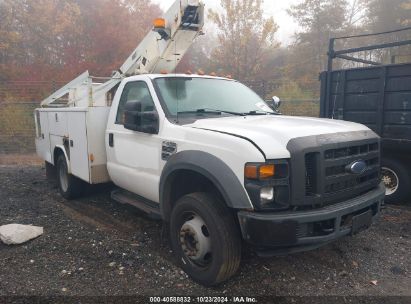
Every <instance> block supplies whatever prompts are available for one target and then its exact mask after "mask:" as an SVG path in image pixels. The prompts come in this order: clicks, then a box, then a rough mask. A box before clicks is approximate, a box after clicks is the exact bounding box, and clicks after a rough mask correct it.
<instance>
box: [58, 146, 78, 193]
mask: <svg viewBox="0 0 411 304" xmlns="http://www.w3.org/2000/svg"><path fill="white" fill-rule="evenodd" d="M57 179H58V184H59V189H60V193H61V195H62V196H63V197H64V198H65V199H68V200H71V199H75V198H78V197H80V196H81V195H82V194H83V190H84V184H83V182H82V181H81V180H79V179H78V178H77V177H75V176H73V175H71V174H70V173H69V172H68V167H67V162H66V158H65V157H64V155H63V154H61V155H60V156H59V157H58V159H57Z"/></svg>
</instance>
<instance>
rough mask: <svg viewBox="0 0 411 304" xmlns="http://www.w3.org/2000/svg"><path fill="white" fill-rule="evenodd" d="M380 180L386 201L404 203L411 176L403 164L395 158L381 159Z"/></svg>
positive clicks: (408, 193) (408, 194) (407, 194)
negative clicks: (383, 185)
mask: <svg viewBox="0 0 411 304" xmlns="http://www.w3.org/2000/svg"><path fill="white" fill-rule="evenodd" d="M381 171H382V180H383V182H384V184H385V189H386V191H385V194H386V197H385V201H386V202H387V203H404V202H405V201H406V199H407V197H409V196H410V193H411V190H410V189H411V177H410V175H409V172H408V170H407V169H406V167H405V165H404V164H403V163H401V162H400V161H398V160H395V159H389V158H386V159H383V160H382V168H381Z"/></svg>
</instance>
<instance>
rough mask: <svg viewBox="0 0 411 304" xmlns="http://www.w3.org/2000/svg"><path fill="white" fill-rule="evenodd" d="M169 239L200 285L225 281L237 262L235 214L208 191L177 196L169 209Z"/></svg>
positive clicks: (238, 260)
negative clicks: (173, 204) (171, 208)
mask: <svg viewBox="0 0 411 304" xmlns="http://www.w3.org/2000/svg"><path fill="white" fill-rule="evenodd" d="M170 241H171V246H172V249H173V251H174V253H175V254H176V256H177V258H178V262H179V264H180V267H181V268H182V269H183V270H184V271H185V272H186V273H187V274H188V275H189V276H190V277H191V278H192V279H193V280H194V281H196V282H198V283H200V284H202V285H205V286H214V285H217V284H219V283H222V282H224V281H226V280H227V279H229V278H230V277H231V276H232V275H234V274H235V273H236V271H237V270H238V267H239V265H240V261H241V239H240V236H239V231H238V228H237V226H236V223H235V221H234V218H233V216H232V214H231V213H230V211H229V210H228V209H227V208H226V207H225V206H224V205H223V204H221V203H220V202H218V201H217V200H216V199H215V198H214V197H213V196H212V195H210V194H207V193H193V194H189V195H186V196H184V197H182V198H181V199H179V200H178V202H177V204H176V206H175V207H174V209H173V211H172V213H171V219H170Z"/></svg>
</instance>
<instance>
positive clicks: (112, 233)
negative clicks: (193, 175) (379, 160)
mask: <svg viewBox="0 0 411 304" xmlns="http://www.w3.org/2000/svg"><path fill="white" fill-rule="evenodd" d="M0 194H1V195H0V225H4V224H10V223H19V224H33V225H37V226H43V227H44V229H45V234H44V235H43V236H41V237H40V238H38V239H36V240H33V241H31V242H29V243H26V244H24V245H20V246H6V245H4V244H1V243H0V269H1V271H0V296H10V295H20V296H21V295H24V296H27V295H40V296H59V295H73V296H95V295H110V296H113V295H152V296H153V295H155V296H161V295H169V296H171V295H174V296H175V295H207V296H211V295H228V294H237V295H238V294H241V295H253V296H257V295H265V296H267V295H277V296H279V295H280V296H290V295H292V296H307V295H315V296H319V295H328V296H329V295H344V296H350V295H368V296H369V295H373V296H379V295H405V296H411V288H410V287H411V258H410V252H411V238H410V237H411V208H410V207H409V206H408V207H400V206H391V207H387V208H386V209H385V210H384V212H383V214H382V217H381V218H380V220H379V221H378V222H377V223H376V224H375V225H374V226H373V227H372V228H371V229H369V230H368V231H366V232H363V233H361V234H359V235H357V236H355V237H347V238H345V239H342V240H340V241H338V242H336V243H334V244H331V245H329V246H326V247H324V248H321V249H318V250H315V251H311V252H306V253H299V254H294V255H289V256H284V257H276V258H270V259H262V258H258V257H256V256H254V255H252V254H249V255H247V256H246V257H244V259H243V261H242V265H241V269H240V271H239V273H238V274H237V275H236V276H235V277H234V278H233V279H231V280H230V281H229V282H228V283H226V284H224V285H222V286H219V287H218V288H213V289H207V288H204V287H202V286H199V285H197V284H195V283H193V282H192V281H191V280H190V279H189V278H187V277H186V275H185V274H184V273H183V272H181V271H180V269H179V268H178V267H176V266H175V261H174V257H173V254H172V253H171V252H170V249H169V247H168V242H167V240H166V239H167V238H166V236H165V235H166V234H165V233H163V232H162V226H161V223H159V222H156V221H153V220H150V219H148V218H147V217H145V216H144V215H142V214H141V213H139V212H138V210H136V209H134V208H133V207H128V206H123V205H119V204H117V203H115V202H112V201H111V200H110V198H109V190H107V189H104V190H103V191H95V193H94V194H90V195H89V196H88V197H86V198H84V199H81V200H76V201H72V202H67V201H65V200H64V199H62V198H61V197H60V195H59V194H58V190H57V188H56V187H55V186H54V185H52V184H51V183H49V182H48V181H47V180H46V179H45V171H44V169H43V168H41V167H39V166H31V167H30V166H25V167H18V166H0Z"/></svg>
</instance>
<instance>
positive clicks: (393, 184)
mask: <svg viewBox="0 0 411 304" xmlns="http://www.w3.org/2000/svg"><path fill="white" fill-rule="evenodd" d="M382 181H383V182H384V185H385V195H392V194H394V193H395V192H396V191H397V190H398V187H399V178H398V175H397V174H396V173H395V172H394V171H393V170H391V169H390V168H386V167H383V168H382Z"/></svg>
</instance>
